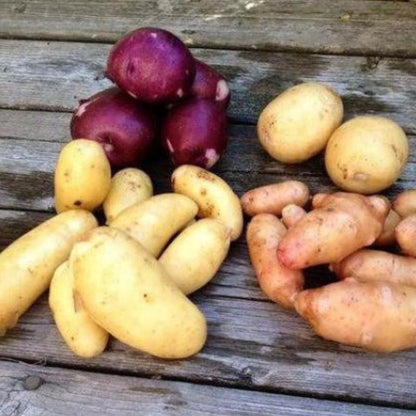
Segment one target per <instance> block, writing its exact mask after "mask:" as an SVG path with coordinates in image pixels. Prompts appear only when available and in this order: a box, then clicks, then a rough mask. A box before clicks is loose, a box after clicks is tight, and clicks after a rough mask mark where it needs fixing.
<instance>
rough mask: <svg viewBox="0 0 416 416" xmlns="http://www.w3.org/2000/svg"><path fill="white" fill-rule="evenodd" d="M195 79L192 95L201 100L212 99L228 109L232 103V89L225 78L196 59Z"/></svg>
mask: <svg viewBox="0 0 416 416" xmlns="http://www.w3.org/2000/svg"><path fill="white" fill-rule="evenodd" d="M195 69H196V72H195V79H194V82H193V84H192V88H191V95H193V96H194V97H199V98H210V99H212V100H214V101H215V102H216V103H217V104H218V105H219V106H220V107H221V108H223V109H226V108H227V107H228V104H229V102H230V89H229V88H228V85H227V81H226V80H225V78H224V77H223V76H222V75H221V74H220V73H219V72H217V71H216V70H215V69H214V68H211V67H210V66H209V65H207V64H205V63H204V62H201V61H198V60H197V59H195Z"/></svg>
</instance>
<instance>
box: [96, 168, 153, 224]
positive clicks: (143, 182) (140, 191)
mask: <svg viewBox="0 0 416 416" xmlns="http://www.w3.org/2000/svg"><path fill="white" fill-rule="evenodd" d="M152 195H153V185H152V181H151V180H150V178H149V176H148V175H147V174H146V173H145V172H143V171H142V170H140V169H136V168H126V169H123V170H120V171H119V172H117V173H116V174H115V175H114V176H113V178H112V179H111V187H110V191H109V193H108V195H107V198H106V199H105V201H104V203H103V209H104V214H105V217H106V218H107V223H110V222H111V221H113V220H114V218H115V217H117V215H118V214H120V212H121V211H123V210H124V209H126V208H128V207H130V206H132V205H134V204H137V203H138V202H142V201H144V200H146V199H149V198H150V197H151V196H152Z"/></svg>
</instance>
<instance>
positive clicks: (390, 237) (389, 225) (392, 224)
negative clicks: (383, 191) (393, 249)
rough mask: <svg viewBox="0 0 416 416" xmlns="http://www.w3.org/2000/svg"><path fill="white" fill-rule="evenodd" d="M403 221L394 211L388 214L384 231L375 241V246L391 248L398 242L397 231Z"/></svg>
mask: <svg viewBox="0 0 416 416" xmlns="http://www.w3.org/2000/svg"><path fill="white" fill-rule="evenodd" d="M400 220H401V217H400V215H399V214H398V213H397V212H396V211H395V210H393V209H391V210H390V211H389V213H388V214H387V217H386V220H385V221H384V225H383V231H382V232H381V234H380V235H379V236H378V237H377V238H376V241H374V245H375V246H381V247H384V246H391V245H393V244H394V243H395V241H396V236H395V231H394V230H395V229H396V226H397V225H398V224H399V222H400Z"/></svg>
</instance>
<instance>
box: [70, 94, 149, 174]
mask: <svg viewBox="0 0 416 416" xmlns="http://www.w3.org/2000/svg"><path fill="white" fill-rule="evenodd" d="M156 125H157V122H156V118H155V117H154V115H153V114H152V112H151V111H150V109H149V108H148V107H147V106H146V105H145V104H143V103H140V102H139V101H137V100H135V99H133V98H131V97H130V96H129V95H127V94H126V93H125V92H123V91H121V90H120V89H118V88H117V87H113V88H109V89H107V90H104V91H101V92H99V93H98V94H96V95H93V96H92V97H90V98H88V99H86V100H81V101H80V103H79V106H78V107H77V108H76V109H75V111H74V115H73V116H72V120H71V135H72V138H73V139H79V138H85V139H91V140H95V141H97V142H99V143H101V144H102V146H103V148H104V151H105V153H106V155H107V157H108V160H109V161H110V164H111V165H112V166H114V167H125V166H136V165H137V164H138V162H140V161H141V160H142V159H143V158H144V157H145V156H146V155H147V154H148V153H149V152H150V149H151V147H152V145H153V144H154V142H155V137H156V132H157V128H156Z"/></svg>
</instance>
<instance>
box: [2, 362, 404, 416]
mask: <svg viewBox="0 0 416 416" xmlns="http://www.w3.org/2000/svg"><path fill="white" fill-rule="evenodd" d="M103 403H105V406H103ZM260 411H261V415H264V416H310V415H314V414H315V415H318V414H319V415H320V416H331V415H334V414H337V415H338V416H352V415H362V416H399V415H401V416H406V415H410V414H412V412H409V411H405V410H398V409H388V408H382V407H374V406H362V405H356V404H349V403H343V404H341V403H336V402H331V401H328V400H316V399H309V398H304V397H291V396H285V395H281V394H269V393H262V392H255V391H241V390H236V389H230V388H218V387H211V386H200V385H194V384H189V383H183V382H172V381H162V380H147V379H142V378H137V377H120V376H114V375H113V376H111V378H110V377H109V376H108V375H104V374H97V373H91V372H85V371H83V372H81V371H69V370H65V369H62V368H50V367H42V366H39V365H30V364H12V363H8V362H0V414H2V415H25V416H29V415H40V414H41V415H42V416H65V415H71V416H72V415H88V416H119V415H123V416H136V415H137V414H140V415H141V416H162V415H164V416H167V415H174V416H210V415H212V416H214V415H215V416H217V415H227V416H237V415H238V416H250V415H252V416H257V415H259V412H260Z"/></svg>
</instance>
